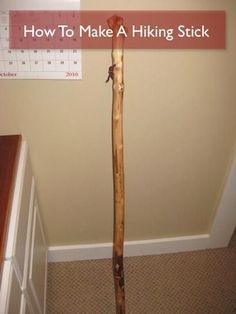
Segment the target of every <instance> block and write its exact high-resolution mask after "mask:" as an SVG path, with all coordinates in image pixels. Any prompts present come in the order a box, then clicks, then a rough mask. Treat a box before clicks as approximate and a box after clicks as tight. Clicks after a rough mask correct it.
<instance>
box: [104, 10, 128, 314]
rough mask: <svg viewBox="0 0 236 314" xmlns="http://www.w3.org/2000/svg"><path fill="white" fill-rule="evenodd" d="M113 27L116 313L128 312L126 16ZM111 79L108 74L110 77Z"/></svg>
mask: <svg viewBox="0 0 236 314" xmlns="http://www.w3.org/2000/svg"><path fill="white" fill-rule="evenodd" d="M107 22H108V25H109V27H110V28H111V29H112V30H113V39H112V66H111V67H110V68H109V71H112V73H110V72H109V75H110V77H111V78H112V79H113V84H112V91H113V97H112V161H113V183H114V234H113V274H114V283H115V296H116V313H117V314H123V313H125V289H124V267H123V249H124V209H125V208H124V207H125V206H124V205H125V204H124V199H125V197H124V194H125V191H124V158H123V92H124V82H123V45H124V36H118V37H117V36H116V35H117V32H118V29H119V27H120V26H121V25H123V19H122V18H121V17H118V16H112V17H111V18H109V19H108V20H107ZM108 79H109V77H108Z"/></svg>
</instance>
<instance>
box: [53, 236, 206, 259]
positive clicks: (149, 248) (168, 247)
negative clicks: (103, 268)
mask: <svg viewBox="0 0 236 314" xmlns="http://www.w3.org/2000/svg"><path fill="white" fill-rule="evenodd" d="M208 243H209V234H200V235H194V236H185V237H176V238H164V239H154V240H141V241H127V242H125V247H124V256H142V255H157V254H166V253H177V252H186V251H194V250H203V249H206V248H207V247H208ZM111 257H112V243H99V244H89V245H66V246H52V247H49V248H48V262H68V261H81V260H92V259H104V258H111Z"/></svg>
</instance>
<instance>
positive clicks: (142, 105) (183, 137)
mask: <svg viewBox="0 0 236 314" xmlns="http://www.w3.org/2000/svg"><path fill="white" fill-rule="evenodd" d="M82 8H83V9H225V10H226V11H227V49H226V50H223V51H207V50H202V51H201V50H199V51H197V50H189V51H184V50H179V51H177V50H173V51H171V50H163V51H157V50H155V51H144V50H139V51H126V52H125V81H126V90H125V99H124V133H125V135H124V141H125V171H126V239H127V240H136V239H150V238H160V237H166V236H179V235H192V234H199V233H205V232H208V231H209V228H210V226H211V222H212V219H213V217H214V214H215V209H216V206H217V203H218V200H219V197H220V193H221V192H222V188H223V183H224V180H225V176H226V174H227V171H228V169H229V166H230V162H231V160H232V158H233V153H234V148H235V143H236V123H235V121H236V104H235V99H236V88H235V82H236V59H235V51H236V38H235V29H236V2H235V1H234V0H231V1H230V0H228V1H225V0H211V1H210V0H208V1H207V0H205V1H203V0H202V1H199V0H178V1H177V0H175V1H164V0H163V1H160V0H155V1H154V0H153V1H151V0H147V1H137V0H132V1H124V0H122V1H108V0H102V1H95V0H89V1H88V0H82ZM110 63H111V60H110V51H108V50H103V51H96V50H93V51H83V64H82V66H83V80H82V81H76V82H75V81H74V82H72V81H56V80H54V81H53V80H52V81H46V80H45V81H38V80H31V81H27V80H26V81H23V80H19V81H6V80H5V81H4V80H1V81H0V93H1V102H0V133H1V134H4V133H23V135H24V137H25V139H26V140H27V142H28V143H29V146H30V152H31V156H32V163H33V169H34V173H35V176H36V182H37V187H38V194H39V203H40V207H41V210H42V213H43V218H44V223H45V226H46V229H47V235H48V239H49V244H50V245H63V244H75V243H95V242H108V241H109V242H110V241H111V240H112V225H113V224H112V219H113V217H112V216H113V202H112V166H111V131H110V118H111V86H110V85H106V84H105V83H104V80H105V79H106V74H107V68H108V66H109V65H110Z"/></svg>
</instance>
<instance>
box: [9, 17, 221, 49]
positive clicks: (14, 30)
mask: <svg viewBox="0 0 236 314" xmlns="http://www.w3.org/2000/svg"><path fill="white" fill-rule="evenodd" d="M113 15H117V16H120V17H122V18H123V19H124V21H125V25H126V28H125V29H124V28H123V27H122V26H121V28H120V30H119V32H118V34H117V35H118V36H120V35H123V36H124V37H125V48H127V49H224V48H225V12H224V11H10V33H9V35H10V48H11V49H73V48H82V49H104V48H111V42H112V37H113V32H112V29H110V28H109V27H108V26H107V22H106V21H107V19H108V18H110V17H111V16H113Z"/></svg>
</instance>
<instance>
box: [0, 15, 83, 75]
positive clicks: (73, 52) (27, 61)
mask: <svg viewBox="0 0 236 314" xmlns="http://www.w3.org/2000/svg"><path fill="white" fill-rule="evenodd" d="M58 14H59V13H58ZM72 14H73V13H72ZM81 78H82V75H81V50H80V49H9V12H8V11H0V79H69V80H78V79H81Z"/></svg>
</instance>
